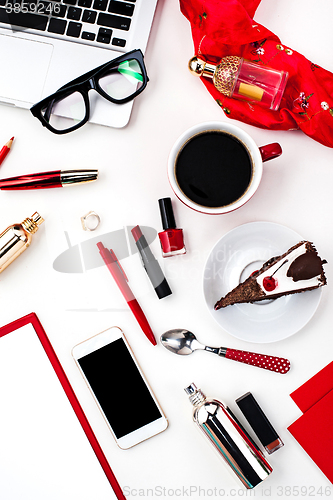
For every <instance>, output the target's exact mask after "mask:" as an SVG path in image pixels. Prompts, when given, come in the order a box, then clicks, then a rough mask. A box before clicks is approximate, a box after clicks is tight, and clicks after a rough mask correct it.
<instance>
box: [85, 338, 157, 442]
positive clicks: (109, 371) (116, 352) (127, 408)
mask: <svg viewBox="0 0 333 500" xmlns="http://www.w3.org/2000/svg"><path fill="white" fill-rule="evenodd" d="M78 363H79V365H80V367H81V369H82V371H83V373H84V374H85V376H86V378H87V380H88V382H89V384H90V386H91V388H92V390H93V392H94V394H95V396H96V398H97V400H98V402H99V404H100V406H101V408H102V410H103V412H104V414H105V416H106V418H107V420H108V421H109V424H110V426H111V427H112V430H113V432H114V433H115V435H116V437H117V438H118V439H119V438H121V437H123V436H125V435H126V434H129V433H130V432H133V431H135V430H137V429H140V427H143V426H144V425H147V424H149V423H151V422H153V421H154V420H157V419H158V418H160V417H161V416H162V415H161V412H160V410H159V409H158V407H157V405H156V403H155V401H154V399H153V398H152V396H151V394H150V392H149V389H148V387H147V386H146V383H145V381H144V380H143V378H142V376H141V374H140V372H139V370H138V368H137V366H136V364H135V362H134V360H133V358H132V356H131V354H130V352H129V350H128V349H127V347H126V344H125V342H124V341H123V339H117V340H116V341H114V342H112V343H110V344H108V345H106V346H104V347H101V348H100V349H97V350H96V351H94V352H92V353H90V354H87V355H86V356H83V357H82V358H80V359H78Z"/></svg>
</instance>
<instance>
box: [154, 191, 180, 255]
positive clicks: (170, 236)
mask: <svg viewBox="0 0 333 500" xmlns="http://www.w3.org/2000/svg"><path fill="white" fill-rule="evenodd" d="M158 203H159V206H160V212H161V219H162V227H163V232H161V233H158V236H159V238H160V243H161V247H162V256H163V257H172V256H173V255H182V254H184V253H186V248H185V245H184V235H183V230H182V229H178V228H177V226H176V221H175V216H174V213H173V209H172V204H171V198H161V199H160V200H158Z"/></svg>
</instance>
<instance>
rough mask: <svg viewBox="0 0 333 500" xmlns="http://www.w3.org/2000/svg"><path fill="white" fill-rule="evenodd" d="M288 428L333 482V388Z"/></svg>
mask: <svg viewBox="0 0 333 500" xmlns="http://www.w3.org/2000/svg"><path fill="white" fill-rule="evenodd" d="M288 430H289V431H290V432H291V434H292V435H293V436H294V438H295V439H297V441H298V442H299V444H300V445H301V446H302V448H303V449H304V450H305V451H306V453H307V454H308V455H309V456H310V457H311V458H312V460H313V461H314V462H315V463H316V464H317V465H318V467H319V468H320V469H321V471H322V472H323V473H324V474H325V476H326V477H327V478H328V479H329V480H330V481H331V483H333V453H332V450H333V390H331V391H330V392H329V393H328V394H326V396H324V397H322V398H321V399H320V401H319V402H318V403H316V404H314V405H313V406H311V408H310V409H309V410H308V411H306V412H305V413H304V414H303V415H302V416H301V417H300V418H299V419H298V420H296V422H294V423H293V424H291V425H290V426H289V427H288Z"/></svg>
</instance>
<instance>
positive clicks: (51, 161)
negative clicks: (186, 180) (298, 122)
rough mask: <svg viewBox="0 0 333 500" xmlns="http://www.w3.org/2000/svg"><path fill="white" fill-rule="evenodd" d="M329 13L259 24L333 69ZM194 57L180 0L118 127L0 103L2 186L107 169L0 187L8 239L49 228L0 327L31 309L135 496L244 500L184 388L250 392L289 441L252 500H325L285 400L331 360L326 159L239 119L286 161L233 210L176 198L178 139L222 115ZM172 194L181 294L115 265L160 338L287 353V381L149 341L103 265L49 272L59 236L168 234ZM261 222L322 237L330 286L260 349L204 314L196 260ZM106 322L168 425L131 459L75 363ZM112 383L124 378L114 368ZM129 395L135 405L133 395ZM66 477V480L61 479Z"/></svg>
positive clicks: (298, 13) (332, 491)
mask: <svg viewBox="0 0 333 500" xmlns="http://www.w3.org/2000/svg"><path fill="white" fill-rule="evenodd" d="M332 18H333V4H332V2H331V1H330V0H319V1H317V2H310V1H308V0H293V2H290V1H287V0H279V1H278V2H270V1H269V0H263V2H262V5H261V6H260V7H259V9H258V11H257V15H256V20H257V21H258V22H261V23H262V24H264V25H266V26H267V27H268V28H269V29H271V30H272V31H274V32H276V33H277V34H278V35H279V36H280V38H281V40H282V43H284V44H285V45H287V46H289V47H291V48H293V49H295V50H298V51H299V52H301V53H303V54H304V55H305V56H306V57H307V58H309V59H310V60H312V61H313V62H315V63H316V64H319V65H321V66H323V67H324V68H326V69H329V70H331V71H332V70H333V56H332V50H331V46H332V26H331V22H332ZM193 55H194V54H193V45H192V38H191V33H190V26H189V23H188V21H187V20H186V19H185V18H184V17H183V15H182V14H181V13H180V10H179V4H178V2H177V0H169V1H163V0H160V2H159V4H158V7H157V12H156V16H155V21H154V25H153V28H152V32H151V37H150V41H149V44H148V48H147V51H146V56H145V61H146V66H147V70H148V74H149V78H150V81H149V84H148V87H147V89H146V90H145V92H144V93H143V94H142V95H141V96H140V97H139V98H138V99H137V100H136V102H135V104H134V108H133V113H132V117H131V121H130V123H129V125H128V126H127V127H126V128H125V129H121V130H116V129H108V128H103V127H99V126H93V125H89V124H87V125H85V126H84V128H82V129H80V130H79V131H77V132H74V133H72V134H68V135H65V136H63V137H61V136H56V135H53V134H52V133H50V132H49V131H47V130H46V129H43V128H42V126H41V125H40V123H39V122H38V121H37V120H36V119H34V118H33V117H32V115H31V114H30V113H29V112H28V111H24V110H19V109H13V108H9V107H4V106H2V107H1V108H0V117H1V119H0V143H1V146H2V144H5V143H6V142H7V140H8V139H9V138H10V137H11V136H12V135H14V136H15V143H14V145H13V148H12V151H11V153H10V155H9V156H8V157H7V158H6V160H5V162H4V163H3V164H2V166H1V176H2V177H10V176H14V175H20V174H25V173H31V172H38V171H43V170H44V171H45V170H54V169H73V168H74V169H75V168H98V170H99V172H100V178H99V179H98V181H97V182H95V183H93V184H90V185H86V186H73V187H69V188H66V189H52V190H48V191H46V190H40V191H36V192H34V191H22V192H20V191H16V192H15V191H13V192H1V193H0V198H1V207H2V209H1V212H0V224H1V230H2V229H5V228H6V227H7V226H8V225H10V224H12V223H14V222H20V221H22V220H23V219H24V218H25V217H27V216H30V215H32V214H33V213H34V212H35V211H36V210H37V211H38V212H39V213H40V214H41V215H42V216H43V217H44V219H45V223H44V224H43V225H42V226H41V227H40V229H39V231H38V233H37V234H36V235H34V238H33V242H32V245H31V247H30V248H29V249H28V250H27V251H26V252H25V253H24V254H23V255H22V256H21V257H20V258H19V259H18V260H17V261H16V262H15V263H13V264H12V265H11V266H10V267H9V268H8V269H7V270H6V271H5V272H4V273H2V274H1V276H0V304H1V306H0V307H1V313H0V314H1V315H0V322H1V324H2V325H4V324H6V323H8V322H10V321H13V320H15V319H17V318H18V317H21V316H23V315H25V314H28V313H30V312H32V311H34V312H36V313H37V315H38V317H39V318H40V320H41V323H42V324H43V326H44V328H45V330H46V332H47V334H48V336H49V338H50V340H51V342H52V344H53V346H54V349H55V351H56V352H57V354H58V356H59V358H60V360H61V363H62V365H63V367H64V369H65V371H66V373H67V375H68V377H69V379H70V381H71V383H72V385H73V387H74V389H75V391H76V393H77V394H78V396H79V398H80V401H81V402H82V404H83V405H84V407H85V410H86V413H87V416H88V418H89V419H90V421H91V422H92V423H93V425H94V429H95V430H96V434H97V436H98V438H99V440H100V443H101V444H102V446H103V449H104V451H105V453H106V455H107V458H108V459H109V462H110V464H111V466H112V468H113V471H114V472H115V474H116V476H117V478H118V481H119V483H120V484H121V486H122V487H123V488H124V492H126V493H127V494H129V498H131V497H134V496H135V495H137V496H139V495H140V494H141V496H145V497H147V498H149V497H150V498H158V497H159V496H166V497H171V496H175V495H176V494H177V493H179V491H180V490H178V488H183V487H184V488H185V489H186V488H187V492H188V494H190V490H189V488H190V487H192V488H195V487H197V488H199V487H200V488H201V489H202V490H201V496H203V494H204V492H205V493H206V496H208V495H213V494H214V491H215V493H216V494H217V495H218V492H220V495H221V492H222V490H224V492H225V495H229V496H232V495H233V496H235V491H236V490H238V488H239V489H240V490H241V491H240V493H239V495H241V494H242V492H243V491H242V487H241V486H239V485H238V483H237V482H236V480H235V479H234V478H233V477H232V476H231V475H230V474H228V472H227V470H226V467H225V466H224V464H223V463H222V462H221V461H220V459H219V458H218V457H217V456H216V455H215V453H214V451H213V450H212V449H211V448H210V446H209V444H208V443H206V442H205V440H204V439H203V438H202V437H201V436H200V435H199V433H198V432H197V430H196V429H195V426H194V424H193V423H192V421H191V412H192V409H191V405H190V403H189V402H188V401H187V396H186V395H185V393H184V391H183V388H184V387H186V386H187V385H189V384H190V383H191V382H195V383H196V384H197V385H198V386H199V387H201V388H202V389H203V391H204V392H205V393H206V394H207V395H209V396H211V397H215V398H217V399H221V400H222V401H224V402H225V403H226V404H227V405H229V406H231V408H233V409H234V408H235V406H236V405H235V403H234V400H235V399H236V398H237V397H239V396H241V395H242V394H244V393H245V392H247V391H251V392H253V393H254V394H255V395H256V396H257V399H259V400H260V403H261V406H262V407H263V408H264V410H265V412H266V414H267V415H268V417H269V419H270V420H271V422H272V424H273V425H274V427H275V428H276V430H277V431H278V433H279V434H280V436H281V438H282V440H283V441H284V443H285V446H284V447H283V448H282V449H281V450H279V451H277V452H276V453H274V454H273V455H272V456H271V457H270V459H269V461H270V463H271V465H272V466H273V469H274V471H273V474H272V476H271V477H270V478H269V479H268V480H267V481H266V482H265V483H264V485H262V486H260V485H259V486H258V487H257V488H256V489H255V496H262V495H266V496H268V497H269V496H270V497H272V498H278V496H282V494H284V496H287V495H288V494H289V493H290V492H291V496H296V493H297V491H299V493H300V494H301V491H303V493H304V492H307V493H308V494H310V493H311V494H312V495H311V496H312V498H313V497H315V498H323V497H324V498H325V496H329V495H330V496H332V495H333V487H332V485H331V483H330V482H329V481H328V480H327V479H326V478H325V476H324V475H323V474H322V473H321V471H320V470H319V469H318V468H317V466H316V465H315V464H314V463H313V462H312V461H311V459H310V458H309V457H308V456H307V455H306V453H305V452H304V451H303V450H302V448H301V447H300V446H299V445H298V443H297V442H296V441H295V440H294V438H293V437H292V436H291V435H290V434H289V432H288V431H287V426H288V425H290V424H291V423H292V422H293V421H294V420H295V419H296V418H298V417H299V416H300V411H299V410H298V408H297V407H296V405H295V404H294V403H293V401H292V400H291V398H290V397H289V394H290V393H291V392H292V391H293V390H295V389H296V388H297V387H299V386H300V385H301V384H302V383H304V382H305V381H306V380H307V379H309V378H310V377H311V376H312V375H314V374H315V373H316V372H318V371H319V370H320V369H321V368H323V367H324V366H325V365H326V364H328V363H329V362H330V361H332V327H331V325H332V310H331V309H330V297H331V286H332V285H331V282H332V279H333V276H332V267H331V266H332V262H333V237H332V228H331V226H332V209H333V197H332V186H333V162H332V159H333V152H332V150H331V149H329V148H326V147H325V146H322V145H321V144H319V143H317V142H315V141H313V140H312V139H310V138H309V137H307V136H306V135H304V134H303V133H302V132H300V131H293V132H291V131H289V132H272V131H267V130H261V129H258V128H254V127H251V126H249V125H245V124H242V123H240V122H235V123H236V124H237V125H239V126H240V127H241V128H243V129H244V130H246V131H247V132H248V133H249V134H250V135H251V136H252V137H253V138H254V140H255V141H256V143H257V144H258V146H261V145H264V144H267V143H270V142H275V141H277V142H279V143H280V144H281V146H282V148H283V155H282V156H281V157H280V158H279V159H277V160H274V161H272V162H270V163H268V164H266V165H265V167H264V175H263V179H262V183H261V185H260V187H259V189H258V191H257V193H256V195H255V196H254V197H253V198H252V199H251V200H250V201H249V202H248V203H247V204H246V205H245V206H244V207H243V208H241V209H239V210H237V211H236V212H234V213H231V214H228V215H222V216H217V217H213V216H208V215H202V214H199V213H196V212H194V211H192V210H190V209H188V208H187V207H185V206H184V205H182V204H181V203H180V202H178V201H177V200H176V199H175V197H174V196H173V193H172V191H171V188H170V186H169V183H168V179H167V174H166V164H167V158H168V153H169V151H170V149H171V147H172V145H173V143H174V141H175V140H176V139H177V137H178V136H179V135H180V134H181V133H182V132H183V131H184V130H185V129H187V128H188V127H190V126H192V125H194V124H196V123H199V122H202V121H207V120H221V121H228V120H229V119H228V118H226V117H225V116H224V114H223V112H222V111H221V109H220V108H219V107H218V106H217V105H216V103H215V102H214V100H213V99H212V97H211V96H210V95H209V94H208V92H207V91H206V90H205V88H204V86H203V85H202V83H201V82H200V80H199V79H196V78H194V77H193V76H191V75H190V73H189V72H188V69H187V63H188V60H189V59H190V58H191V57H192V56H193ZM4 72H5V68H2V74H3V75H4V74H5V73H4ZM2 77H4V76H2ZM332 130H333V129H332ZM167 196H171V197H172V199H173V202H174V210H175V216H176V220H177V223H178V226H179V227H182V228H183V229H184V233H185V239H186V247H187V254H186V255H185V256H181V257H175V258H170V259H162V258H161V253H160V246H159V241H158V239H155V240H154V242H153V243H152V245H151V248H152V250H153V252H154V254H155V256H156V257H158V258H159V261H160V263H161V265H163V268H164V271H165V274H166V276H167V278H168V281H169V284H170V286H171V288H172V290H173V294H172V296H171V297H168V298H165V299H164V300H162V301H158V299H157V297H156V296H155V293H154V291H153V290H152V289H151V286H150V283H149V282H148V280H147V277H146V275H145V273H144V271H143V270H142V268H141V267H140V262H139V260H138V256H137V255H135V256H132V257H129V258H127V259H125V260H124V261H123V262H122V263H123V265H124V268H125V270H126V272H127V273H128V276H129V279H130V285H131V287H132V289H133V292H134V293H135V294H136V296H137V298H138V300H139V302H140V304H141V306H142V308H143V310H144V311H145V313H146V316H147V318H148V320H149V322H150V324H151V326H152V329H153V331H154V332H155V335H156V337H157V338H159V336H160V335H161V334H162V333H163V332H164V331H166V330H168V329H171V328H187V329H189V330H191V331H193V332H194V333H195V334H197V336H198V338H199V340H201V341H202V342H204V343H206V344H208V345H213V346H218V345H223V346H227V347H233V348H239V349H247V350H251V351H257V352H262V353H267V354H273V355H278V356H284V357H287V358H289V359H290V361H291V363H292V369H291V371H290V372H289V373H288V374H287V375H283V376H282V375H278V374H275V373H271V372H267V371H263V370H260V369H257V368H254V367H249V366H246V365H242V364H240V363H235V362H233V361H228V360H224V359H220V358H218V357H217V356H216V357H214V356H213V355H210V354H208V353H202V352H198V353H195V354H193V355H192V356H189V357H187V358H182V357H176V356H175V355H172V354H171V353H169V352H167V351H166V350H165V349H164V348H163V347H162V346H161V345H160V344H159V345H158V346H156V347H153V346H152V345H151V344H150V343H149V342H148V341H147V339H146V338H145V336H144V335H143V333H142V332H141V330H140V328H139V326H138V324H137V323H136V321H135V319H134V317H133V315H132V314H131V313H130V312H129V310H128V309H127V306H126V304H125V303H124V301H123V298H122V296H121V294H120V292H119V290H118V289H117V287H116V285H115V284H114V282H113V280H112V277H111V276H110V275H109V273H108V271H107V270H106V269H105V268H103V267H99V268H96V269H93V270H90V271H89V272H86V273H81V274H65V273H59V272H56V271H55V270H54V269H53V261H54V259H55V258H56V257H57V256H58V255H59V254H60V253H61V252H63V251H65V250H66V249H67V248H68V244H67V239H66V236H65V231H67V233H68V236H69V238H70V241H71V244H72V245H73V246H74V245H76V244H79V243H82V242H83V241H86V240H88V239H89V238H93V237H96V236H99V235H100V236H101V237H102V235H103V234H105V233H109V232H112V231H114V230H117V229H121V228H122V227H124V226H128V225H136V224H139V225H141V226H144V225H145V226H150V227H153V228H155V229H156V230H158V231H160V230H161V224H160V215H159V210H158V203H157V200H158V198H162V197H167ZM89 210H94V211H96V212H97V213H98V214H99V215H100V217H101V224H100V226H99V228H98V229H97V230H96V231H95V232H93V233H86V232H84V231H83V230H82V227H81V222H80V217H81V216H82V215H84V214H85V213H87V212H88V211H89ZM261 220H262V221H268V222H276V223H279V224H282V225H286V226H288V227H290V228H292V229H294V230H295V231H297V232H298V233H299V234H301V235H302V236H303V237H304V238H305V239H309V240H311V241H313V242H314V243H315V245H316V247H317V248H318V250H319V251H320V254H321V256H322V257H323V258H325V259H327V261H328V265H327V266H326V268H325V269H326V275H327V278H328V286H327V287H325V289H324V290H323V294H322V300H321V303H320V305H319V308H318V310H317V312H316V314H315V316H314V317H313V318H312V320H311V321H310V322H309V323H308V324H307V325H306V326H305V327H304V328H303V329H302V330H301V331H300V332H298V333H297V334H295V335H294V336H292V337H290V338H288V339H286V340H283V341H280V342H276V343H272V344H262V345H260V344H253V343H245V342H243V341H241V340H238V339H235V338H233V337H231V336H230V335H229V334H227V333H226V332H224V331H223V330H222V329H221V328H220V327H219V326H218V325H217V323H216V322H215V321H214V319H213V318H212V317H211V315H210V313H209V311H208V309H207V307H206V305H205V302H204V297H203V291H202V272H203V267H204V264H205V261H206V259H207V256H208V255H209V253H210V250H211V248H212V247H213V245H214V244H215V243H216V241H217V240H218V239H220V238H221V236H223V235H224V234H225V233H226V232H227V231H229V230H230V229H233V228H235V227H237V226H238V225H240V224H244V223H247V222H253V221H261ZM162 260H163V262H162ZM89 309H90V311H88V310H89ZM107 309H109V310H107ZM113 325H118V326H120V327H121V328H122V329H123V331H124V332H125V334H126V336H127V339H128V340H129V342H130V344H131V346H132V348H133V350H134V352H135V355H136V357H137V359H138V361H139V363H140V365H141V367H142V369H143V371H144V373H145V374H146V376H147V379H148V380H149V382H150V385H151V387H152V388H153V390H154V392H155V394H156V396H157V398H158V400H159V402H160V403H161V406H162V408H163V409H164V411H165V413H166V415H167V417H168V420H169V428H168V429H167V431H165V432H164V433H162V434H161V435H159V436H157V437H154V438H152V439H150V440H149V441H146V442H144V443H142V444H140V445H138V446H136V447H134V448H132V449H131V450H128V451H122V450H120V449H119V448H117V446H116V444H115V443H114V441H113V439H112V437H111V435H110V434H109V432H108V431H107V429H106V427H105V425H104V422H103V420H102V419H101V418H100V415H99V414H98V411H97V409H96V408H95V405H94V402H93V401H92V399H91V396H90V395H89V394H88V393H87V391H86V388H85V387H84V384H83V381H82V379H81V375H80V374H79V372H78V370H77V367H76V366H75V364H74V361H73V359H72V358H71V349H72V347H73V346H74V345H75V344H77V343H78V342H80V341H82V340H85V339H86V338H88V337H90V336H91V335H94V334H96V333H98V332H99V331H102V330H104V329H106V328H108V327H109V326H113ZM119 376H126V373H122V370H121V367H120V368H119ZM111 389H112V388H111ZM124 398H128V401H129V402H130V399H131V394H130V386H129V390H128V393H127V394H124ZM135 411H136V408H133V412H135ZM12 432H15V429H12ZM32 457H33V450H32ZM17 480H18V481H19V480H20V478H17ZM57 480H58V481H65V479H62V478H61V477H58V478H57ZM36 481H37V479H36ZM91 481H92V482H93V483H94V486H95V491H96V498H98V492H99V489H98V488H99V485H98V480H97V479H96V478H95V477H94V476H93V475H92V477H91ZM68 487H71V486H70V484H68ZM289 487H291V488H293V487H298V488H299V490H297V489H294V490H289V489H288V488H289ZM301 487H303V490H301ZM321 487H322V490H320V488H321ZM327 487H328V488H327ZM46 488H47V486H46ZM156 488H157V489H156ZM158 488H160V489H158ZM163 488H165V490H163ZM214 488H216V490H214ZM304 488H305V489H304ZM325 488H327V489H325ZM148 490H149V491H148ZM152 490H153V491H152ZM320 492H321V493H323V496H321V495H320ZM243 493H244V494H245V492H243ZM191 494H192V498H199V492H198V490H197V492H196V493H195V490H194V489H192V490H191ZM184 495H185V494H184ZM252 495H253V496H254V493H252ZM45 498H48V494H47V490H46V492H45ZM72 498H73V499H75V498H76V496H75V494H73V496H72ZM6 500H17V498H16V497H15V496H13V497H12V498H6Z"/></svg>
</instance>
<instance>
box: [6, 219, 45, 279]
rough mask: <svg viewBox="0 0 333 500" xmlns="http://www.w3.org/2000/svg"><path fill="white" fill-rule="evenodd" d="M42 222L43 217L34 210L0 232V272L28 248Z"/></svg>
mask: <svg viewBox="0 0 333 500" xmlns="http://www.w3.org/2000/svg"><path fill="white" fill-rule="evenodd" d="M42 222H44V219H43V218H42V217H41V216H40V215H39V213H38V212H35V213H34V214H33V215H32V216H31V217H27V218H26V219H24V221H23V222H21V224H12V225H11V226H9V227H7V229H5V230H4V231H3V232H2V233H1V234H0V273H2V271H3V270H4V269H6V267H7V266H9V264H11V263H12V262H13V260H15V259H16V258H17V257H18V256H19V255H21V253H22V252H24V250H25V249H26V248H28V246H29V245H30V243H31V239H32V235H33V234H34V233H35V232H36V231H38V226H39V225H40V224H42Z"/></svg>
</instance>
